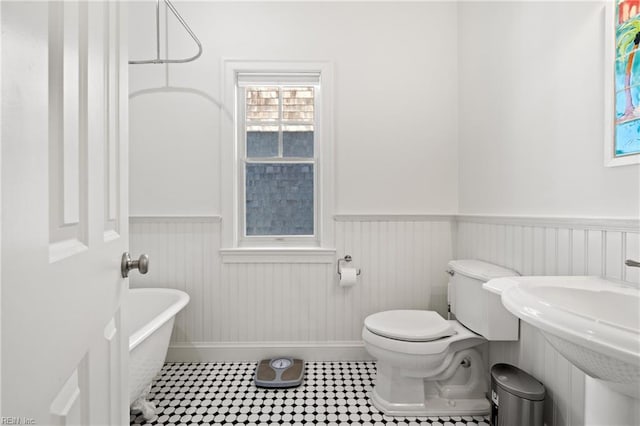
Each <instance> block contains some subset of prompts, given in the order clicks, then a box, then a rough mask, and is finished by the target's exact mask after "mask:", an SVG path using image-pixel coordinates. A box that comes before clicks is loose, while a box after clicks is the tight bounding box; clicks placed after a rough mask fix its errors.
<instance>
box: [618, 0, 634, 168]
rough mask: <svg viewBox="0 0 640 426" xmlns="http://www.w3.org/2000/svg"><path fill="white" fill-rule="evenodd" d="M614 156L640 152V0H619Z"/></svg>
mask: <svg viewBox="0 0 640 426" xmlns="http://www.w3.org/2000/svg"><path fill="white" fill-rule="evenodd" d="M615 19H616V62H615V114H616V116H615V142H614V157H623V156H628V155H633V154H639V153H640V58H638V56H640V55H638V54H637V53H638V46H639V45H640V0H616V14H615Z"/></svg>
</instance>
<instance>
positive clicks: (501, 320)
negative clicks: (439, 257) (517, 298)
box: [449, 260, 520, 340]
mask: <svg viewBox="0 0 640 426" xmlns="http://www.w3.org/2000/svg"><path fill="white" fill-rule="evenodd" d="M449 274H450V275H451V278H450V279H449V304H450V309H451V312H453V313H454V314H455V316H456V319H457V320H458V321H459V322H460V323H462V325H464V326H465V327H467V328H468V329H470V330H472V331H474V332H476V333H478V334H480V335H481V336H483V337H484V338H485V339H487V340H518V329H519V319H518V318H517V317H516V316H514V315H513V314H511V313H510V312H509V311H507V310H506V309H505V307H504V306H503V305H502V301H501V300H500V293H499V292H493V291H488V290H485V289H484V288H483V284H484V283H486V282H487V281H489V280H492V279H494V278H501V277H512V276H515V275H520V274H518V273H517V272H516V271H514V270H511V269H507V268H504V267H502V266H498V265H494V264H492V263H488V262H483V261H480V260H452V261H451V262H449Z"/></svg>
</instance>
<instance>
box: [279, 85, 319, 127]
mask: <svg viewBox="0 0 640 426" xmlns="http://www.w3.org/2000/svg"><path fill="white" fill-rule="evenodd" d="M282 114H283V117H282V118H283V120H284V121H305V122H310V121H313V87H284V88H283V89H282Z"/></svg>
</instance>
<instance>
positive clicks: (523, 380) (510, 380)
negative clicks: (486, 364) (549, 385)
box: [491, 364, 545, 401]
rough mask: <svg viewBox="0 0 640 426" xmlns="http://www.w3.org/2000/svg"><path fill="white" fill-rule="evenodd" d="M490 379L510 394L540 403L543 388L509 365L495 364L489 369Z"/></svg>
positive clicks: (528, 376) (529, 376) (543, 391)
mask: <svg viewBox="0 0 640 426" xmlns="http://www.w3.org/2000/svg"><path fill="white" fill-rule="evenodd" d="M491 378H492V379H493V380H495V381H496V383H497V384H498V386H500V387H501V388H502V389H504V390H505V391H507V392H508V393H510V394H513V395H516V396H519V397H521V398H525V399H528V400H530V401H542V400H543V399H544V393H545V390H544V386H543V385H542V383H540V382H539V381H537V380H536V379H535V378H534V377H533V376H531V375H530V374H527V373H525V372H524V371H522V370H520V369H519V368H518V367H514V366H513V365H509V364H496V365H494V366H493V367H491Z"/></svg>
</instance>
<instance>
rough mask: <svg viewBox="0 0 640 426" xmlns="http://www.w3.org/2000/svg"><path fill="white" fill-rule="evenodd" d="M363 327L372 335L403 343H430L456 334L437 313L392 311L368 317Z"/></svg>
mask: <svg viewBox="0 0 640 426" xmlns="http://www.w3.org/2000/svg"><path fill="white" fill-rule="evenodd" d="M364 326H365V327H366V328H367V329H368V330H369V331H371V332H372V333H374V334H377V335H379V336H382V337H386V338H389V339H395V340H401V341H404V342H430V341H433V340H438V339H441V338H443V337H449V336H452V335H454V334H455V333H456V331H455V330H454V328H453V326H452V325H451V323H450V322H449V321H447V320H445V319H444V318H442V317H441V316H440V315H439V314H438V313H437V312H434V311H422V310H393V311H384V312H378V313H376V314H373V315H369V316H368V317H367V318H366V319H365V320H364Z"/></svg>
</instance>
